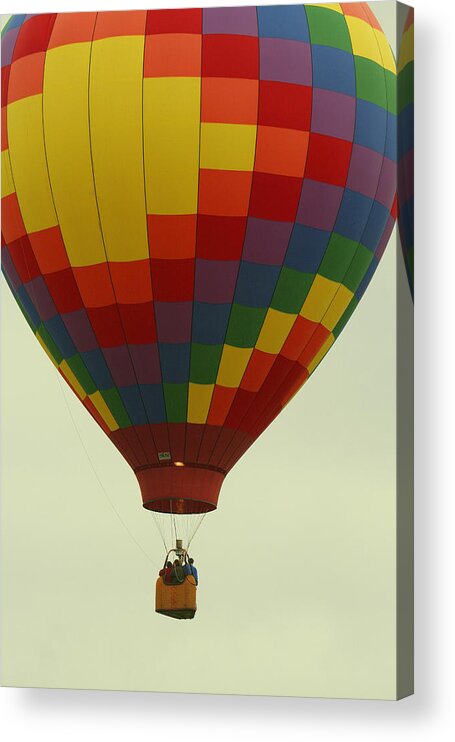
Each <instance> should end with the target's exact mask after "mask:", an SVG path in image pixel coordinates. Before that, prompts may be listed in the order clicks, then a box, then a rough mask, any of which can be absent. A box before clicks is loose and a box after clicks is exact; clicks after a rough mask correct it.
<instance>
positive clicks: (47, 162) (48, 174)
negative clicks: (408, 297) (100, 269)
mask: <svg viewBox="0 0 455 742" xmlns="http://www.w3.org/2000/svg"><path fill="white" fill-rule="evenodd" d="M93 28H95V24H94V26H93ZM90 54H91V52H90ZM46 59H47V49H46V52H45V57H44V66H43V94H42V101H41V111H42V113H41V121H42V127H43V150H44V158H45V161H46V170H47V179H48V182H49V190H50V194H51V199H52V205H53V208H54V212H55V216H56V219H57V226H58V228H59V231H60V234H61V237H62V242H63V244H64V246H65V251H66V245H65V240H64V237H63V234H62V231H61V228H60V221H59V216H58V211H57V206H56V203H55V198H54V191H53V188H52V182H51V174H50V169H49V161H48V158H47V149H46V129H45V126H44V78H45V70H46ZM89 75H90V66H89V72H88V80H89ZM67 255H68V253H67ZM68 263H69V266H70V269H71V274H72V276H73V278H74V270H73V266H72V265H71V262H70V260H69V256H68ZM74 283H75V286H76V288H77V293H78V294H79V297H80V299H81V304H82V307H83V309H84V311H85V314H86V317H87V322H88V323H89V325H90V327H91V328H92V331H93V335H94V337H95V338H96V334H95V331H94V330H93V326H92V323H91V320H90V317H89V314H88V312H87V310H86V307H85V305H84V303H83V301H82V296H81V293H80V290H79V286H78V284H77V281H76V279H75V278H74ZM57 314H58V315H59V316H60V317H61V314H60V312H57ZM62 321H63V320H62ZM65 326H66V325H65ZM68 334H69V335H70V333H69V332H68ZM70 337H71V335H70ZM71 340H73V338H72V337H71ZM54 342H55V341H54ZM73 342H74V341H73ZM97 342H98V341H97ZM74 345H75V347H76V344H74ZM98 347H99V346H98ZM100 350H101V348H100ZM78 354H79V356H80V352H79V351H78ZM62 355H63V353H62ZM103 356H104V354H103ZM80 357H81V356H80ZM81 361H82V363H83V365H84V368H85V369H86V371H87V374H88V376H89V377H90V378H91V380H92V381H93V384H94V386H95V387H96V388H97V390H98V391H100V390H99V389H98V385H97V384H96V383H95V380H94V379H93V377H92V374H91V373H90V371H89V369H88V368H87V366H86V364H85V361H84V360H83V358H82V357H81ZM109 373H110V375H111V378H112V374H111V371H110V369H109ZM65 380H66V379H65ZM67 383H68V382H67ZM112 383H113V385H114V386H116V384H115V383H114V379H113V378H112ZM100 393H101V392H100ZM87 396H88V395H87ZM106 404H107V403H106ZM107 406H108V407H109V405H107ZM111 414H112V412H111ZM113 417H114V419H115V416H114V415H113ZM118 430H121V427H120V425H119V427H118ZM121 435H122V438H123V439H124V440H126V439H125V438H124V435H123V432H122V434H121ZM126 442H127V441H126ZM127 443H128V442H127ZM127 447H128V449H129V448H131V447H130V446H129V445H127ZM131 450H132V449H131ZM132 452H133V454H134V451H133V450H132ZM134 455H135V454H134ZM136 458H137V457H136Z"/></svg>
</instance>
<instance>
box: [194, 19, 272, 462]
mask: <svg viewBox="0 0 455 742" xmlns="http://www.w3.org/2000/svg"><path fill="white" fill-rule="evenodd" d="M255 13H256V29H257V34H256V39H257V47H258V48H257V54H258V76H257V84H258V87H257V109H256V110H257V113H256V135H255V140H254V160H253V169H252V170H251V185H250V193H249V197H248V209H247V212H246V216H245V232H244V235H243V244H242V252H241V254H240V258H239V265H238V269H237V275H236V278H235V285H234V290H233V293H232V301H231V305H230V307H229V315H228V318H227V322H226V332H225V333H224V339H223V342H222V344H221V353H220V358H219V361H218V366H217V370H216V375H215V382H214V385H213V389H212V395H211V398H210V405H209V408H208V412H207V417H206V421H205V425H207V420H208V418H209V415H210V410H211V408H212V402H213V394H214V392H215V388H216V383H217V379H218V374H219V370H220V366H221V359H222V357H223V351H224V347H225V345H226V338H227V335H228V331H229V323H230V320H231V315H232V306H233V304H234V299H235V294H236V291H237V284H238V280H239V275H240V269H241V266H242V261H243V253H244V252H245V244H246V235H247V229H248V218H249V212H250V208H251V194H252V192H253V182H254V173H255V167H256V154H257V143H258V131H259V98H260V89H261V84H260V81H261V55H260V46H259V39H260V37H259V16H258V9H257V6H255ZM217 427H219V428H220V430H219V431H218V435H217V437H216V439H215V442H214V444H213V446H212V447H211V451H210V455H209V456H208V457H207V461H210V459H211V457H212V454H213V451H214V450H215V446H216V445H217V443H218V439H219V437H220V435H221V431H222V429H223V427H224V423H222V424H221V425H220V426H217ZM202 439H203V438H202V437H201V440H200V443H199V448H198V454H197V457H196V461H199V455H200V450H201V445H202Z"/></svg>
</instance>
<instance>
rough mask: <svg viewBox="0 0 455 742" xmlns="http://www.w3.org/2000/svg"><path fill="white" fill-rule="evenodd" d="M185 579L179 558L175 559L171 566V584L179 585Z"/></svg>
mask: <svg viewBox="0 0 455 742" xmlns="http://www.w3.org/2000/svg"><path fill="white" fill-rule="evenodd" d="M184 579H185V575H184V573H183V567H182V563H181V561H180V559H176V560H175V562H174V566H173V567H172V573H171V581H172V584H173V585H180V584H181V583H182V582H183V581H184Z"/></svg>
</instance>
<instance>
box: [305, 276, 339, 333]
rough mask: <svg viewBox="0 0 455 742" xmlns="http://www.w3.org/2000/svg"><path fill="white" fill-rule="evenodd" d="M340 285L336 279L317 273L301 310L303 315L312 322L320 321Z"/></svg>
mask: <svg viewBox="0 0 455 742" xmlns="http://www.w3.org/2000/svg"><path fill="white" fill-rule="evenodd" d="M339 285H340V284H339V283H336V281H331V280H330V279H329V278H324V276H320V275H316V276H315V277H314V281H313V283H312V285H311V288H310V290H309V292H308V295H307V297H306V299H305V301H304V303H303V306H302V309H301V310H300V314H301V315H302V317H305V318H306V319H309V320H311V321H312V322H320V321H321V320H322V318H323V316H324V314H325V313H326V311H327V309H328V307H329V304H330V302H331V301H332V299H333V297H334V296H335V294H336V292H337V290H338V287H339Z"/></svg>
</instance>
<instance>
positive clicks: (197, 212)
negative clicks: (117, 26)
mask: <svg viewBox="0 0 455 742" xmlns="http://www.w3.org/2000/svg"><path fill="white" fill-rule="evenodd" d="M203 49H204V8H201V66H200V77H199V80H200V83H199V157H198V172H197V199H196V234H195V238H194V265H193V301H192V305H191V328H190V354H189V359H188V389H187V398H186V420H185V437H184V442H183V459H184V461H185V460H186V436H187V430H188V424H189V423H188V415H189V409H190V381H191V355H192V350H193V322H194V302H195V291H196V259H197V246H198V228H199V190H200V183H201V135H202V55H203ZM206 423H207V416H206V419H205V422H204V423H203V425H204V426H205V424H206ZM201 440H202V436H201ZM196 461H197V456H196Z"/></svg>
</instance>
